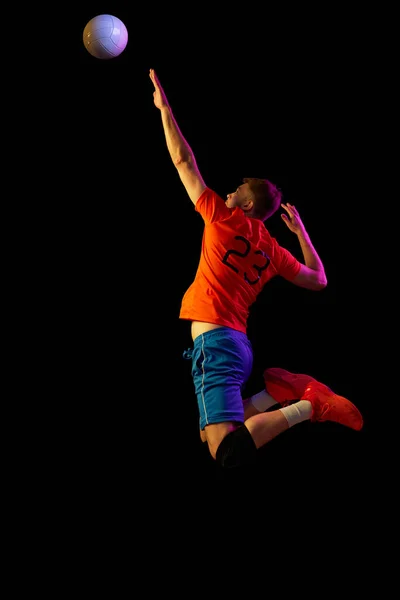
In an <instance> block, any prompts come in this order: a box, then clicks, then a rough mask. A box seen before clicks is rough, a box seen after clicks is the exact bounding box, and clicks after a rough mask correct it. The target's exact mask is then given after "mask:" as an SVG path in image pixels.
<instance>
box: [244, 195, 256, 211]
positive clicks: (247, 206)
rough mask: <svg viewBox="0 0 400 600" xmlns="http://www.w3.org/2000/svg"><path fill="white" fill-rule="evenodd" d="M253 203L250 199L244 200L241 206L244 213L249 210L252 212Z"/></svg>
mask: <svg viewBox="0 0 400 600" xmlns="http://www.w3.org/2000/svg"><path fill="white" fill-rule="evenodd" d="M253 206H254V202H253V200H252V199H251V198H246V200H245V202H244V204H243V205H242V209H243V210H244V211H246V212H248V211H249V210H253Z"/></svg>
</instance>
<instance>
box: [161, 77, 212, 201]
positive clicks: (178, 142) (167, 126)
mask: <svg viewBox="0 0 400 600" xmlns="http://www.w3.org/2000/svg"><path fill="white" fill-rule="evenodd" d="M149 75H150V79H151V81H152V82H153V85H154V92H153V97H154V104H155V106H156V107H157V108H158V109H160V112H161V121H162V126H163V129H164V135H165V140H166V142H167V148H168V151H169V154H170V156H171V159H172V162H173V163H174V165H175V167H176V169H177V171H178V173H179V177H180V178H181V181H182V183H183V185H184V186H185V189H186V191H187V193H188V195H189V198H190V199H191V201H192V202H193V204H196V202H197V200H198V199H199V197H200V196H201V194H202V192H203V191H204V189H205V188H206V184H205V183H204V181H203V178H202V176H201V174H200V172H199V169H198V167H197V164H196V159H195V157H194V154H193V151H192V149H191V148H190V146H189V144H188V143H187V141H186V140H185V138H184V137H183V135H182V133H181V131H180V129H179V127H178V124H177V122H176V120H175V117H174V115H173V113H172V110H171V107H170V105H169V103H168V100H167V97H166V95H165V92H164V90H163V88H162V87H161V84H160V82H159V79H158V77H157V75H156V73H155V71H154V69H150V73H149Z"/></svg>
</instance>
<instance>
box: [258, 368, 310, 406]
mask: <svg viewBox="0 0 400 600" xmlns="http://www.w3.org/2000/svg"><path fill="white" fill-rule="evenodd" d="M311 381H314V382H316V381H317V380H316V379H314V377H311V375H304V374H302V373H290V371H286V370H285V369H279V368H275V367H273V368H271V369H266V370H265V371H264V382H265V389H266V390H267V392H268V393H269V394H270V395H271V396H272V397H273V399H274V400H276V401H277V402H279V404H282V406H288V405H289V404H293V402H294V401H297V400H300V398H301V397H302V395H303V394H304V392H305V389H306V387H307V386H308V384H309V383H310V382H311Z"/></svg>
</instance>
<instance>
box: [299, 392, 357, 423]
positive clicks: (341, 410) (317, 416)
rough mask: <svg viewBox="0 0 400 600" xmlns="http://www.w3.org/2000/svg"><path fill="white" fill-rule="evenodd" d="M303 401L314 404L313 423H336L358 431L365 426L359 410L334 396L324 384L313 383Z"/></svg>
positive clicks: (347, 401) (345, 399)
mask: <svg viewBox="0 0 400 600" xmlns="http://www.w3.org/2000/svg"><path fill="white" fill-rule="evenodd" d="M301 399H302V400H308V401H309V402H311V404H312V415H311V421H334V422H335V423H340V424H341V425H345V426H346V427H350V428H351V429H355V430H356V431H360V429H361V428H362V426H363V418H362V415H361V413H360V411H359V410H358V408H357V407H356V406H354V404H353V403H352V402H350V400H347V398H343V396H338V395H337V394H334V393H333V392H332V390H330V389H329V388H328V387H327V386H326V385H324V384H323V383H319V382H318V381H311V382H310V383H309V384H308V386H307V388H306V390H305V392H304V394H303V396H302V398H301Z"/></svg>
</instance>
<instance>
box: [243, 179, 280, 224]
mask: <svg viewBox="0 0 400 600" xmlns="http://www.w3.org/2000/svg"><path fill="white" fill-rule="evenodd" d="M243 183H248V185H249V188H250V191H251V192H252V194H253V196H254V208H253V215H254V217H255V218H256V219H261V220H262V221H265V220H266V219H268V217H270V216H271V215H273V214H274V213H275V212H276V211H277V210H278V208H279V207H280V205H281V202H282V192H281V190H280V189H279V188H278V187H277V186H276V185H275V184H274V183H272V182H271V181H269V180H268V179H257V178H255V177H247V178H245V179H243Z"/></svg>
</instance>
